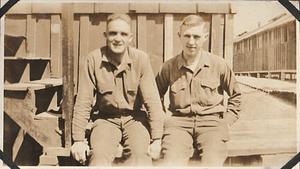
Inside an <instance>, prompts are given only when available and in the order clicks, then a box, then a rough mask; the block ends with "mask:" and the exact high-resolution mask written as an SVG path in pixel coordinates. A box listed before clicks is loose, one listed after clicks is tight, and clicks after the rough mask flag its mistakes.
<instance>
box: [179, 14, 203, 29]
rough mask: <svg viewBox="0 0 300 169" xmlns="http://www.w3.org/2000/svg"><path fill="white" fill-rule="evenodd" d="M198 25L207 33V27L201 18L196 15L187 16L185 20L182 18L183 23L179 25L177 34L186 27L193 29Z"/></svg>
mask: <svg viewBox="0 0 300 169" xmlns="http://www.w3.org/2000/svg"><path fill="white" fill-rule="evenodd" d="M203 24H204V25H203ZM200 25H203V26H204V31H205V32H208V26H207V24H206V21H205V20H204V18H203V17H201V16H198V15H188V16H186V17H185V18H183V21H182V22H181V25H180V30H179V33H180V32H181V31H182V30H183V29H184V28H186V27H194V26H200Z"/></svg>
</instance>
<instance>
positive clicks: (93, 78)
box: [72, 47, 164, 141]
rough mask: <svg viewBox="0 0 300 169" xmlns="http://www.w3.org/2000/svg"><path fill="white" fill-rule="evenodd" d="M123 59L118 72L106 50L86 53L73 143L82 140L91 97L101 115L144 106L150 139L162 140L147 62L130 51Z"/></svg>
mask: <svg viewBox="0 0 300 169" xmlns="http://www.w3.org/2000/svg"><path fill="white" fill-rule="evenodd" d="M124 57H125V58H124V59H123V61H122V63H121V64H120V66H118V68H117V67H116V66H114V64H113V63H112V61H111V59H110V56H108V55H107V47H103V48H101V49H97V50H94V51H93V52H91V53H89V55H88V57H87V60H86V63H85V67H84V70H80V71H82V76H81V77H80V80H79V90H78V95H77V100H76V103H75V108H74V116H73V124H72V136H73V139H74V140H75V141H80V140H83V139H84V136H85V127H86V125H87V122H88V120H89V118H90V113H91V109H92V107H93V101H94V93H96V96H97V97H96V99H97V100H96V108H97V109H98V110H99V112H100V114H116V113H117V114H118V113H123V112H128V111H133V112H139V111H140V109H141V105H142V103H143V104H144V105H145V108H146V109H147V111H148V113H149V120H150V122H149V123H150V128H151V136H152V139H159V138H161V137H162V132H163V120H164V119H163V115H164V114H163V109H162V106H161V102H160V98H159V93H158V90H157V86H156V83H155V77H154V75H153V72H152V68H151V65H150V59H149V57H148V56H147V55H146V54H145V53H144V52H142V51H140V50H137V49H134V48H132V47H129V48H128V55H125V56H124Z"/></svg>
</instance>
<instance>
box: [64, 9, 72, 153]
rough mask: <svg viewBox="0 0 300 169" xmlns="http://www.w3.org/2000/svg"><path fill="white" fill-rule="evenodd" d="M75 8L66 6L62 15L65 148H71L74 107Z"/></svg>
mask: <svg viewBox="0 0 300 169" xmlns="http://www.w3.org/2000/svg"><path fill="white" fill-rule="evenodd" d="M73 19H74V14H73V8H72V5H71V4H64V6H63V13H62V23H63V48H62V50H63V51H62V52H63V103H62V111H63V118H64V120H65V125H64V129H65V130H64V132H65V133H64V134H65V147H70V146H71V126H72V125H71V122H72V114H73V107H74V78H73V73H74V72H73V68H74V61H73V59H74V57H73V52H74V50H73Z"/></svg>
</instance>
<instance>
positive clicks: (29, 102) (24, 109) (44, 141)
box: [4, 90, 60, 147]
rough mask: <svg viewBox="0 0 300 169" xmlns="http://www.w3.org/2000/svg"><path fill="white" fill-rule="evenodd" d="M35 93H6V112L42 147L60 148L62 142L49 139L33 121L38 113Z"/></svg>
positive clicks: (52, 138)
mask: <svg viewBox="0 0 300 169" xmlns="http://www.w3.org/2000/svg"><path fill="white" fill-rule="evenodd" d="M34 93H35V92H34V90H28V91H24V92H20V91H5V92H4V105H5V107H4V112H5V113H6V114H7V115H8V116H9V117H10V118H11V119H12V120H13V121H15V122H16V123H17V124H18V125H19V126H20V127H21V128H22V129H23V130H25V131H26V132H27V133H28V134H29V135H30V136H31V137H32V138H34V139H35V140H36V141H37V142H38V143H39V144H40V145H41V146H43V147H45V146H48V147H49V146H58V145H57V143H58V142H60V139H58V138H57V137H49V135H48V134H47V132H46V131H45V130H44V129H43V128H42V126H41V125H38V124H37V123H36V122H35V121H34V119H33V114H34V113H35V112H36V107H35V106H34V105H35V103H34V101H35V99H36V98H35V94H34ZM43 125H44V124H43ZM57 139H58V140H57Z"/></svg>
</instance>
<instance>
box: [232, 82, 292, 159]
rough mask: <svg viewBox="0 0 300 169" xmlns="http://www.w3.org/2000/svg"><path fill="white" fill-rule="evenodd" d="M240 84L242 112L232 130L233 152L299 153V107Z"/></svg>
mask: <svg viewBox="0 0 300 169" xmlns="http://www.w3.org/2000/svg"><path fill="white" fill-rule="evenodd" d="M240 87H241V90H242V94H243V95H242V112H241V116H240V119H239V120H238V121H237V122H236V123H235V124H234V125H233V126H232V127H231V129H230V136H231V140H230V141H229V155H230V156H250V155H264V154H279V153H296V151H297V138H296V137H297V133H296V132H297V130H296V125H297V124H296V123H297V120H296V106H295V105H293V104H290V103H288V102H283V101H282V100H280V99H279V98H276V97H274V96H272V95H269V94H268V93H265V92H262V91H259V90H256V89H253V88H250V87H247V86H245V85H240ZM274 160H275V159H274Z"/></svg>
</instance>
